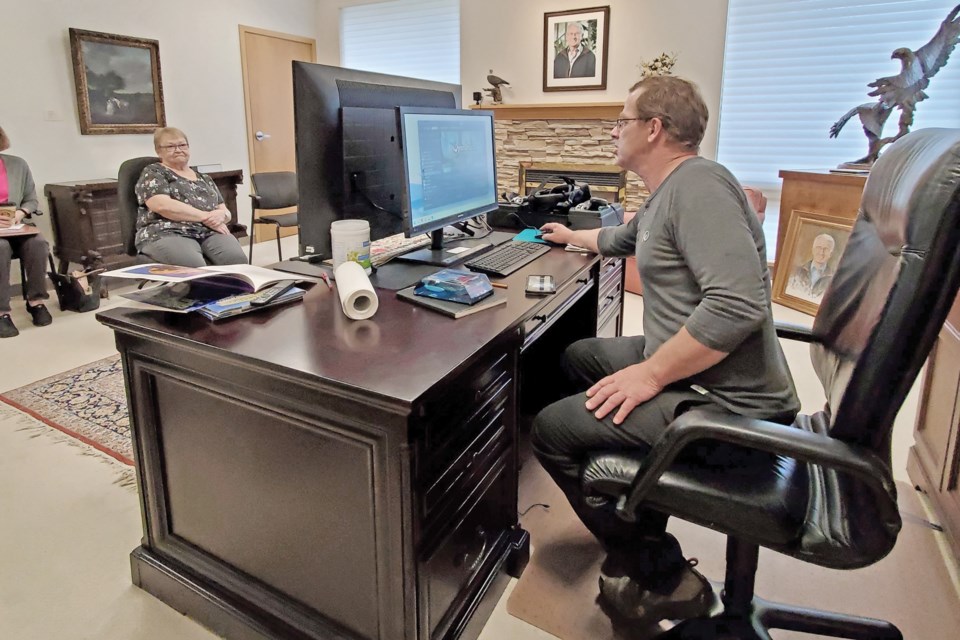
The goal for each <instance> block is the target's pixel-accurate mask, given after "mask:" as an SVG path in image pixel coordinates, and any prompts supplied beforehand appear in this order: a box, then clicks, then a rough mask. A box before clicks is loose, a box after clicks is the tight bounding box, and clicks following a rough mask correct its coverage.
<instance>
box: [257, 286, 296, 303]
mask: <svg viewBox="0 0 960 640" xmlns="http://www.w3.org/2000/svg"><path fill="white" fill-rule="evenodd" d="M295 284H297V281H296V280H281V281H280V282H278V283H276V284H272V285H270V286H269V287H267V288H266V289H262V290H261V291H259V292H257V297H256V298H253V299H251V300H250V304H251V305H252V306H254V307H260V306H263V305H265V304H270V303H271V302H273V301H274V300H276V299H277V298H279V297H280V296H282V295H283V294H285V293H286V292H287V291H289V290H290V289H291V288H292V287H293V285H295Z"/></svg>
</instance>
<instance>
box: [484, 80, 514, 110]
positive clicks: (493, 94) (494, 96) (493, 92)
mask: <svg viewBox="0 0 960 640" xmlns="http://www.w3.org/2000/svg"><path fill="white" fill-rule="evenodd" d="M487 82H489V83H490V84H492V85H493V87H488V88H485V89H484V91H486V92H487V93H489V94H490V99H491V100H493V104H500V103H502V102H503V93H502V92H501V91H500V87H502V86H507V87H509V86H510V83H509V82H507V81H506V80H504V79H503V78H501V77H500V76H495V75H493V74H492V73H491V74H490V75H488V76H487Z"/></svg>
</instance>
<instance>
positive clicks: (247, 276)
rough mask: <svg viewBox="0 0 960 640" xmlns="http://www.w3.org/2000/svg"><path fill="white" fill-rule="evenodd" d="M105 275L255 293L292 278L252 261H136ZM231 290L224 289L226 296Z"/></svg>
mask: <svg viewBox="0 0 960 640" xmlns="http://www.w3.org/2000/svg"><path fill="white" fill-rule="evenodd" d="M103 277H105V278H128V279H131V280H151V281H154V282H168V283H177V282H189V283H192V284H203V285H207V286H210V287H218V288H222V289H224V290H227V291H229V290H232V291H236V292H242V291H246V292H253V291H259V290H260V289H263V288H264V287H267V286H269V285H271V284H274V283H277V282H279V281H281V280H289V279H290V274H289V273H284V272H283V271H275V270H274V269H266V268H264V267H256V266H253V265H249V264H227V265H208V266H206V267H179V266H176V265H172V264H159V263H150V264H135V265H133V266H132V267H124V268H123V269H114V270H113V271H107V272H105V273H104V274H103ZM227 291H225V292H224V295H226V292H227ZM220 297H223V296H220ZM208 299H212V298H208Z"/></svg>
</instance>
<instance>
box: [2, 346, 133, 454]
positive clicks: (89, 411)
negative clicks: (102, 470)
mask: <svg viewBox="0 0 960 640" xmlns="http://www.w3.org/2000/svg"><path fill="white" fill-rule="evenodd" d="M0 400H3V401H4V402H6V403H7V404H9V405H11V406H13V407H16V408H17V409H20V410H21V411H24V412H26V413H28V414H30V415H31V416H33V417H34V418H37V419H38V420H41V421H42V422H44V423H45V424H47V425H49V426H51V427H53V428H54V429H57V430H59V431H62V432H63V433H66V434H67V435H70V436H73V437H74V438H77V439H78V440H81V441H82V442H85V443H86V444H88V445H90V446H92V447H94V448H96V449H98V450H100V451H102V452H104V453H106V454H107V455H109V456H111V457H113V458H116V459H117V460H119V461H120V462H123V463H124V464H128V465H131V466H132V465H133V449H132V445H131V442H130V420H129V417H128V415H127V398H126V393H125V391H124V386H123V369H122V368H121V365H120V355H119V354H117V355H113V356H110V357H109V358H104V359H103V360H98V361H96V362H93V363H91V364H87V365H84V366H82V367H78V368H76V369H72V370H70V371H66V372H64V373H59V374H57V375H55V376H51V377H49V378H45V379H43V380H40V381H39V382H34V383H33V384H28V385H27V386H25V387H20V388H19V389H14V390H13V391H7V392H6V393H4V394H3V395H0Z"/></svg>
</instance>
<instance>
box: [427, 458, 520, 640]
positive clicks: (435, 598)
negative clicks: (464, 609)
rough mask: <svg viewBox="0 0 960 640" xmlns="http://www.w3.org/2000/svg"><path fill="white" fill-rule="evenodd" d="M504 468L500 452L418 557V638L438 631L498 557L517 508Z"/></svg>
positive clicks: (440, 631)
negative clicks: (434, 542)
mask: <svg viewBox="0 0 960 640" xmlns="http://www.w3.org/2000/svg"><path fill="white" fill-rule="evenodd" d="M507 468H508V465H507V461H506V457H505V456H502V457H501V458H500V459H499V460H497V461H495V462H493V463H492V464H491V465H490V471H489V473H487V474H486V475H485V476H484V477H483V478H482V479H481V481H480V482H478V483H477V484H476V485H475V488H474V491H473V492H472V493H471V494H470V495H469V497H468V499H467V501H466V503H467V508H465V509H464V510H463V511H461V512H460V513H461V514H462V515H461V516H460V517H459V518H457V519H456V522H455V524H454V526H453V527H452V528H451V529H448V530H447V531H448V533H447V534H446V535H445V536H443V537H442V539H441V540H440V541H439V542H438V544H437V545H435V546H433V547H432V549H433V550H432V551H431V552H429V553H424V554H423V555H422V556H421V558H422V559H421V561H420V571H419V575H420V578H419V580H420V596H421V601H420V611H421V616H422V617H421V620H424V621H425V622H426V629H425V631H426V633H422V634H421V637H424V638H427V637H429V638H436V637H440V636H442V635H443V633H444V631H445V629H446V627H448V626H449V622H450V620H451V619H452V618H454V617H455V616H454V615H453V614H455V613H456V612H457V611H458V610H459V609H460V607H461V606H462V605H463V604H464V602H465V601H466V600H467V596H468V595H469V594H470V592H471V591H474V590H475V589H476V588H478V587H479V585H480V584H481V583H482V582H483V576H484V575H486V574H487V573H488V571H487V570H485V569H489V566H487V565H489V563H490V562H492V561H493V560H494V559H495V558H497V557H498V556H499V555H501V554H500V551H501V548H502V547H503V545H504V544H505V543H506V539H507V532H508V530H509V528H510V526H511V518H515V509H516V505H515V504H513V505H510V502H511V500H510V495H511V486H512V483H511V482H510V478H509V477H508V474H507V471H506V470H507ZM514 500H515V499H514Z"/></svg>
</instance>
